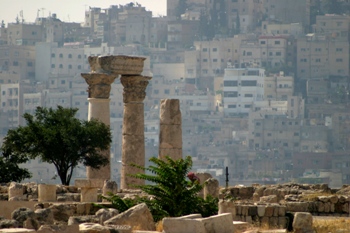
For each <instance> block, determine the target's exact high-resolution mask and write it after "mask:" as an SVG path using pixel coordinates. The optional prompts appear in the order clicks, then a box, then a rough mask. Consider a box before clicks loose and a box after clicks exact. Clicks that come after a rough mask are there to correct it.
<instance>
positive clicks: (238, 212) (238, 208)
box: [236, 205, 242, 215]
mask: <svg viewBox="0 0 350 233" xmlns="http://www.w3.org/2000/svg"><path fill="white" fill-rule="evenodd" d="M236 214H237V215H242V206H241V205H237V206H236Z"/></svg>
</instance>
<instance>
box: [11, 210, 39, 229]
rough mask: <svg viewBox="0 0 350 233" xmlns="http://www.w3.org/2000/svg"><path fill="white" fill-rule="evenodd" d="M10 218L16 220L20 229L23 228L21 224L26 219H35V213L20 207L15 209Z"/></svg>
mask: <svg viewBox="0 0 350 233" xmlns="http://www.w3.org/2000/svg"><path fill="white" fill-rule="evenodd" d="M11 218H12V219H14V220H16V221H17V222H18V224H19V226H20V227H23V223H24V222H25V221H26V220H27V219H29V218H30V219H34V218H35V213H34V211H33V210H31V209H29V208H26V207H20V208H17V209H15V210H14V211H13V212H12V213H11Z"/></svg>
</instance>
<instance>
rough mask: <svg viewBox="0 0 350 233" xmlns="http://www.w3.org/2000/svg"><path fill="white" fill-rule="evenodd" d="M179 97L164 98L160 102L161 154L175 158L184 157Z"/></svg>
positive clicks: (159, 155) (159, 156) (162, 156)
mask: <svg viewBox="0 0 350 233" xmlns="http://www.w3.org/2000/svg"><path fill="white" fill-rule="evenodd" d="M181 122H182V120H181V111H180V102H179V100H178V99H163V100H161V102H160V121H159V154H158V158H164V157H165V156H169V157H170V158H172V159H173V160H177V159H181V158H182V125H181Z"/></svg>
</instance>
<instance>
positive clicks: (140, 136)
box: [120, 75, 151, 189]
mask: <svg viewBox="0 0 350 233" xmlns="http://www.w3.org/2000/svg"><path fill="white" fill-rule="evenodd" d="M150 79H151V77H146V76H141V75H122V76H121V78H120V82H121V83H122V85H123V87H124V91H123V102H124V117H123V139H122V169H121V188H122V189H129V188H131V189H132V188H135V187H134V185H142V184H144V180H141V179H136V178H133V177H130V176H128V175H129V174H136V173H143V172H144V171H143V170H141V169H138V168H135V167H133V166H130V164H136V165H138V166H142V167H144V166H145V138H144V104H143V100H144V99H145V97H146V87H147V85H148V81H149V80H150Z"/></svg>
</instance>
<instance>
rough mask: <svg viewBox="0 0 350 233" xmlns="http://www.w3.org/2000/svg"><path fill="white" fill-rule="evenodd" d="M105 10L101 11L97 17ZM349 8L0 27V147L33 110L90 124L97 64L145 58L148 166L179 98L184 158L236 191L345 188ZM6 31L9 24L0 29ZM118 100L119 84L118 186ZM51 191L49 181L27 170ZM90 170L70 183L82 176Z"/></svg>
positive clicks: (311, 1)
mask: <svg viewBox="0 0 350 233" xmlns="http://www.w3.org/2000/svg"><path fill="white" fill-rule="evenodd" d="M96 5H98V4H96ZM349 13H350V3H349V1H348V0H337V1H329V0H293V1H290V0H167V15H166V16H158V17H155V16H153V15H152V12H151V11H148V10H147V9H146V8H145V7H143V6H141V5H140V4H138V3H133V2H131V3H129V4H126V5H112V6H110V7H109V8H108V9H101V8H99V7H98V6H90V7H89V8H88V9H87V10H86V11H85V19H84V22H79V23H73V22H64V21H62V20H60V18H59V17H60V16H59V15H56V14H55V13H52V14H51V15H50V16H48V17H40V16H39V14H38V16H37V18H36V20H35V22H26V21H25V20H24V19H23V18H21V16H17V18H16V20H15V22H11V23H8V24H7V25H5V23H4V22H2V24H1V27H0V89H1V90H0V93H1V95H0V102H1V108H0V138H1V141H2V140H3V138H4V137H5V136H6V134H7V131H8V130H9V129H13V128H16V127H18V126H19V125H23V124H24V119H23V117H22V115H23V114H24V113H31V114H33V113H34V112H35V109H36V107H37V106H43V107H51V108H56V107H57V105H61V106H63V107H72V108H78V109H79V110H78V113H77V117H78V118H79V119H83V120H86V119H87V115H88V101H87V98H88V94H87V91H86V89H87V84H86V82H85V80H84V79H83V78H82V77H81V73H84V72H85V73H86V72H89V70H90V67H89V63H88V57H89V56H99V55H131V56H141V57H145V58H146V60H145V67H144V71H143V75H147V76H152V80H151V81H150V84H149V86H148V87H147V95H146V99H145V101H144V103H145V113H144V114H145V129H144V131H145V145H146V156H147V158H146V159H147V160H148V159H149V158H150V157H152V156H157V153H158V142H159V132H158V131H159V103H160V100H161V99H165V98H167V99H179V100H180V103H181V112H182V132H183V155H191V156H192V158H193V161H194V166H193V170H194V171H197V172H208V173H211V174H212V175H213V177H215V178H217V179H219V181H220V183H221V182H222V183H224V182H225V168H226V167H228V173H229V182H230V183H231V184H233V183H235V184H252V183H283V182H288V181H297V182H301V183H328V184H329V185H330V186H331V187H340V186H342V185H343V184H346V183H350V169H349V168H350V156H349V153H350V146H349V145H350V106H349V101H350V97H349V88H350V76H349V68H350V59H349V52H350V46H349V42H350V34H349V31H350V15H349ZM0 20H1V19H0ZM122 92H123V87H122V85H121V84H120V81H119V79H117V80H116V81H115V83H114V84H113V85H112V90H111V98H110V109H111V115H110V119H111V130H112V133H113V142H112V144H111V157H112V159H111V161H112V169H113V171H112V174H113V179H115V180H118V179H120V169H121V168H120V166H121V163H120V160H121V142H122V121H123V97H122ZM24 166H25V167H27V168H29V170H30V171H31V172H32V175H33V178H32V179H31V180H33V181H36V182H47V183H54V182H58V180H53V179H54V178H55V172H54V171H55V169H54V168H53V167H52V165H48V164H44V163H42V162H41V161H39V160H35V161H31V162H30V163H28V164H25V165H24ZM85 173H86V172H85V167H81V168H80V169H78V170H77V171H76V172H75V177H76V178H81V177H84V176H86V174H85Z"/></svg>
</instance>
